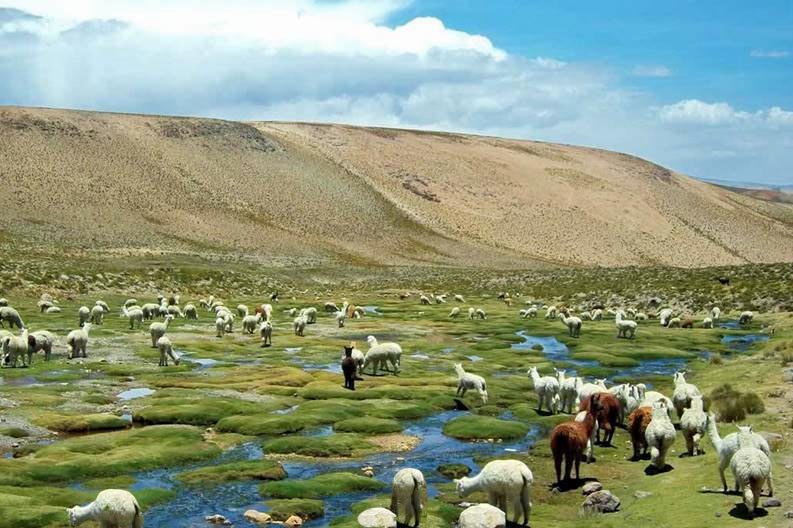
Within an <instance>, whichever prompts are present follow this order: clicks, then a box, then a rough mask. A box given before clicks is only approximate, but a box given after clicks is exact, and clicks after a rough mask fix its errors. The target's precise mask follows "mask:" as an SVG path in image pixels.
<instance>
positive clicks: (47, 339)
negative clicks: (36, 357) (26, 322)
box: [28, 330, 55, 365]
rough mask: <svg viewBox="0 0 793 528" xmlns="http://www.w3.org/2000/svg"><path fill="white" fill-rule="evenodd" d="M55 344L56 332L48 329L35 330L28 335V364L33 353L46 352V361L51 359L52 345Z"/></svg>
mask: <svg viewBox="0 0 793 528" xmlns="http://www.w3.org/2000/svg"><path fill="white" fill-rule="evenodd" d="M54 344H55V334H53V333H52V332H48V331H46V330H39V331H38V332H33V333H31V334H30V335H29V336H28V365H29V364H30V359H31V356H32V355H33V354H35V353H36V352H38V351H42V352H44V361H49V360H50V357H51V356H52V346H53V345H54Z"/></svg>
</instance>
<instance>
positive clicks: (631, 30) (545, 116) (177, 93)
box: [0, 0, 793, 184]
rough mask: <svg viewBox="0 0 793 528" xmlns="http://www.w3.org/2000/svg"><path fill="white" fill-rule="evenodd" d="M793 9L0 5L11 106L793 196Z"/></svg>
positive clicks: (7, 0) (121, 2)
mask: <svg viewBox="0 0 793 528" xmlns="http://www.w3.org/2000/svg"><path fill="white" fill-rule="evenodd" d="M791 86H793V2H790V1H781V0H773V1H762V2H753V3H750V2H744V1H736V0H729V1H720V2H715V1H693V0H691V1H688V0H685V1H684V0H676V1H667V2H636V1H598V2H583V1H572V0H554V1H518V0H514V1H509V0H494V1H487V2H485V1H481V2H473V1H462V0H461V1H455V2H452V1H447V2H444V1H440V0H412V1H411V0H292V1H289V2H283V1H278V0H202V1H199V0H169V1H157V0H70V1H69V2H61V1H53V0H0V104H16V105H30V106H56V107H68V108H83V109H95V110H104V111H123V112H142V113H162V114H188V115H201V116H211V117H223V118H230V119H245V120H267V119H278V120H303V121H322V122H345V123H352V124H361V125H382V126H394V127H408V128H426V129H442V130H454V131H461V132H471V133H480V134H490V135H501V136H511V137H518V138H528V139H539V140H546V141H558V142H564V143H573V144H583V145H590V146H597V147H602V148H608V149H612V150H619V151H623V152H629V153H632V154H636V155H639V156H642V157H645V158H648V159H651V160H653V161H655V162H658V163H660V164H663V165H666V166H669V167H671V168H673V169H675V170H678V171H681V172H684V173H687V174H690V175H693V176H696V177H700V178H711V179H721V180H729V181H743V182H746V181H748V182H763V183H771V184H793V90H791V89H790V87H791Z"/></svg>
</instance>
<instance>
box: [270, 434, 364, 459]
mask: <svg viewBox="0 0 793 528" xmlns="http://www.w3.org/2000/svg"><path fill="white" fill-rule="evenodd" d="M372 448H373V446H372V444H370V443H369V442H367V441H366V440H364V439H363V438H362V437H360V436H358V435H355V434H350V433H338V434H332V435H329V436H320V437H312V436H285V437H282V438H276V439H274V440H269V441H267V442H265V443H264V450H265V452H266V453H271V454H281V455H301V456H308V457H318V458H328V457H351V456H356V455H361V454H365V453H366V452H369V451H371V449H372Z"/></svg>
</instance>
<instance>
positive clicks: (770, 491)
mask: <svg viewBox="0 0 793 528" xmlns="http://www.w3.org/2000/svg"><path fill="white" fill-rule="evenodd" d="M766 482H768V496H769V497H773V496H774V483H773V482H771V473H769V474H768V479H766ZM761 491H762V489H760V490H758V491H757V495H758V496H759V495H760V492H761Z"/></svg>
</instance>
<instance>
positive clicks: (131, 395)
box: [116, 387, 154, 401]
mask: <svg viewBox="0 0 793 528" xmlns="http://www.w3.org/2000/svg"><path fill="white" fill-rule="evenodd" d="M152 394H154V389H150V388H148V387H138V388H136V389H129V390H125V391H124V392H119V393H118V394H116V398H118V399H119V400H121V401H129V400H134V399H137V398H144V397H146V396H151V395H152Z"/></svg>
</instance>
